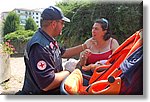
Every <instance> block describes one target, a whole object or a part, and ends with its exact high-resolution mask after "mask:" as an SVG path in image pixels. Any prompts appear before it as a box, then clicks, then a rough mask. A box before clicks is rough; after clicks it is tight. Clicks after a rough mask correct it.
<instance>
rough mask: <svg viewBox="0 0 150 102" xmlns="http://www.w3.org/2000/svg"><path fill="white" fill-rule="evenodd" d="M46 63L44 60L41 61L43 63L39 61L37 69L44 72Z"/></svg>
mask: <svg viewBox="0 0 150 102" xmlns="http://www.w3.org/2000/svg"><path fill="white" fill-rule="evenodd" d="M46 66H47V65H46V62H45V61H43V60H41V61H39V62H38V63H37V68H38V69H39V70H44V69H45V68H46Z"/></svg>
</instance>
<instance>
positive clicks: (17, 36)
mask: <svg viewBox="0 0 150 102" xmlns="http://www.w3.org/2000/svg"><path fill="white" fill-rule="evenodd" d="M33 34H34V31H31V30H17V31H15V32H13V33H9V34H7V35H5V36H4V40H5V41H7V40H11V41H14V42H15V41H20V42H27V41H28V40H30V39H31V37H32V36H33Z"/></svg>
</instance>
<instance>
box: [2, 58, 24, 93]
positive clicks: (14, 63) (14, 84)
mask: <svg viewBox="0 0 150 102" xmlns="http://www.w3.org/2000/svg"><path fill="white" fill-rule="evenodd" d="M10 67H11V78H10V79H9V80H8V81H7V82H5V83H3V84H1V85H2V87H1V88H0V90H2V94H15V93H16V92H17V91H18V90H20V89H21V88H22V85H23V81H24V73H25V65H24V59H23V57H12V58H10Z"/></svg>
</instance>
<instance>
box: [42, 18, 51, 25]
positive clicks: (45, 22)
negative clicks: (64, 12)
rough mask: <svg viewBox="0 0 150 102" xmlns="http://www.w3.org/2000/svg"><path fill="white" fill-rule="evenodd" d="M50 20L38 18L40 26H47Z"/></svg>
mask: <svg viewBox="0 0 150 102" xmlns="http://www.w3.org/2000/svg"><path fill="white" fill-rule="evenodd" d="M50 23H51V22H50V21H49V20H42V19H41V20H40V26H41V27H48V26H49V25H50Z"/></svg>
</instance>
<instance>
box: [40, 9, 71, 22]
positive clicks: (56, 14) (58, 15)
mask: <svg viewBox="0 0 150 102" xmlns="http://www.w3.org/2000/svg"><path fill="white" fill-rule="evenodd" d="M41 19H42V20H63V21H66V22H70V19H68V18H67V17H65V16H64V14H63V12H62V11H61V9H60V8H58V7H56V6H50V7H49V8H46V9H45V10H44V11H43V12H42V14H41Z"/></svg>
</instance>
